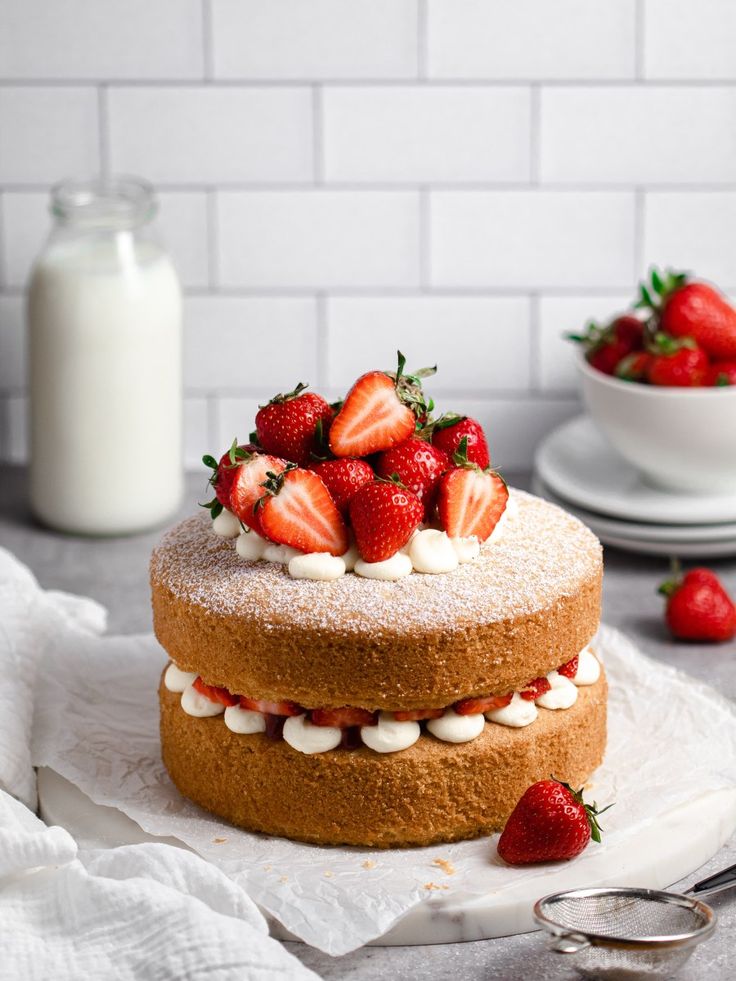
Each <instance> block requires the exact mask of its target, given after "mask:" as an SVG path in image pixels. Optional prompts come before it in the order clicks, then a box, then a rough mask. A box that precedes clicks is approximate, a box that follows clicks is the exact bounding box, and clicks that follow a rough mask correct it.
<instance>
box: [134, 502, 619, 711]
mask: <svg viewBox="0 0 736 981" xmlns="http://www.w3.org/2000/svg"><path fill="white" fill-rule="evenodd" d="M512 497H513V499H514V500H515V501H516V503H517V505H518V512H517V514H516V515H514V516H513V517H512V518H511V519H510V520H509V521H508V524H507V527H506V529H505V533H504V536H503V537H502V538H501V540H500V541H499V542H497V543H493V544H491V545H484V546H483V548H482V550H481V554H480V556H479V558H478V559H477V560H476V561H475V562H472V563H469V564H467V565H462V566H460V567H459V568H458V569H456V570H455V571H454V572H451V573H448V574H446V575H439V576H429V575H420V574H412V575H411V576H408V577H406V578H405V579H401V580H399V581H398V582H379V581H376V580H370V579H363V578H361V577H360V576H356V575H346V576H343V577H342V578H341V579H338V580H335V581H334V582H311V581H307V580H295V579H292V578H291V577H290V576H289V574H288V572H287V571H286V570H285V569H284V568H282V567H281V566H279V565H275V564H273V563H264V562H259V563H254V562H245V561H244V560H242V559H241V558H239V556H238V555H237V553H236V552H235V548H234V545H233V542H232V541H224V540H222V539H219V538H217V537H216V536H215V535H214V534H213V533H212V532H211V530H210V528H209V527H208V525H209V519H208V517H207V516H201V515H200V516H195V517H193V518H189V519H187V520H185V521H183V522H181V523H180V524H179V525H177V526H176V527H175V528H173V529H172V530H171V531H170V532H168V533H167V534H166V535H165V536H164V538H163V540H162V541H161V542H160V544H159V545H158V546H157V548H156V549H155V550H154V553H153V557H152V559H151V588H152V599H153V619H154V629H155V632H156V636H157V637H158V640H159V641H160V643H161V644H162V646H163V647H164V648H165V649H166V651H167V653H168V654H169V656H170V657H171V659H172V660H173V661H174V662H175V663H176V664H177V665H178V666H179V667H180V668H182V669H183V670H185V671H194V672H196V673H197V674H200V675H201V676H202V677H203V679H204V680H205V681H206V682H207V683H209V684H213V685H221V686H223V687H226V688H228V689H229V690H230V691H232V692H237V693H238V694H244V695H249V696H251V697H254V698H263V699H269V700H273V701H275V700H281V699H285V698H286V699H292V700H294V701H297V702H299V703H300V704H302V705H304V706H306V707H308V708H313V707H318V706H342V705H358V706H362V707H365V708H369V709H387V710H399V709H412V708H438V707H443V706H446V705H449V704H451V703H452V702H453V701H455V700H456V699H458V698H461V697H464V696H468V695H482V694H490V693H495V694H502V693H504V692H506V691H509V690H511V689H519V688H521V687H523V686H524V685H525V684H527V683H528V682H529V681H530V680H531V679H532V678H535V677H537V676H540V675H544V674H547V673H548V672H549V671H551V670H552V669H554V668H556V667H558V666H559V665H560V664H563V663H565V662H566V661H568V660H570V659H571V658H572V657H574V655H575V654H577V653H578V652H579V651H580V650H581V649H582V648H583V647H584V646H585V644H586V643H588V641H589V640H590V639H591V638H592V636H593V634H594V633H595V631H596V630H597V628H598V622H599V617H600V591H601V577H602V561H601V548H600V544H599V542H598V540H597V539H596V537H595V536H594V535H593V534H592V532H590V531H589V530H588V529H587V528H586V527H585V526H584V525H583V524H581V522H579V521H577V520H576V519H575V518H573V517H571V516H570V515H569V514H567V513H566V512H565V511H563V510H561V509H560V508H557V507H555V506H554V505H552V504H549V503H548V502H546V501H543V500H541V499H540V498H536V497H533V496H532V495H529V494H525V493H523V492H521V491H513V492H512Z"/></svg>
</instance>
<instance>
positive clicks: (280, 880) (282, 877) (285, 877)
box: [279, 875, 289, 882]
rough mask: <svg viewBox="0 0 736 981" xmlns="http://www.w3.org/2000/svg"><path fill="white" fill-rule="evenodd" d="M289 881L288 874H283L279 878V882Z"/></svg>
mask: <svg viewBox="0 0 736 981" xmlns="http://www.w3.org/2000/svg"><path fill="white" fill-rule="evenodd" d="M288 881H289V877H288V875H282V876H281V878H280V879H279V882H288Z"/></svg>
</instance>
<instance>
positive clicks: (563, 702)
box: [537, 671, 578, 709]
mask: <svg viewBox="0 0 736 981" xmlns="http://www.w3.org/2000/svg"><path fill="white" fill-rule="evenodd" d="M547 681H548V682H549V683H550V685H552V687H551V688H550V690H549V691H547V692H545V693H544V695H540V696H539V698H538V699H537V705H541V706H542V708H546V709H568V708H570V707H571V706H573V705H574V704H575V702H576V701H577V700H578V690H577V688H576V686H575V685H574V684H573V683H572V682H571V681H570V679H569V678H566V677H565V676H564V674H559V673H558V672H557V671H550V673H549V674H548V675H547Z"/></svg>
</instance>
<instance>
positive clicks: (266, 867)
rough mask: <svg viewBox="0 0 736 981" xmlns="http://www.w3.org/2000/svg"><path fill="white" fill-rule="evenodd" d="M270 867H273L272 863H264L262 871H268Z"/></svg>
mask: <svg viewBox="0 0 736 981" xmlns="http://www.w3.org/2000/svg"><path fill="white" fill-rule="evenodd" d="M272 868H273V865H264V866H263V871H264V872H270V871H271V869H272Z"/></svg>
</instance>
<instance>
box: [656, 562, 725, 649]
mask: <svg viewBox="0 0 736 981" xmlns="http://www.w3.org/2000/svg"><path fill="white" fill-rule="evenodd" d="M658 592H659V593H661V594H662V596H665V597H666V598H667V605H666V608H665V620H666V621H667V626H668V627H669V628H670V630H671V632H672V634H673V635H674V636H675V637H677V638H678V639H680V640H699V641H710V642H716V643H717V642H719V641H726V640H731V639H732V638H733V637H734V636H736V606H735V605H734V603H733V601H732V599H731V597H730V596H729V595H728V593H727V592H726V590H725V589H724V588H723V584H722V583H721V581H720V579H719V578H718V576H717V575H716V574H715V572H713V571H712V570H711V569H706V568H702V567H699V568H695V569H690V570H689V571H688V572H686V573H685V574H684V575H683V574H682V568H681V566H680V563H679V562H678V561H677V560H676V559H674V560H673V561H672V573H671V576H670V578H669V579H667V580H666V581H665V582H663V583H662V584H661V586H660V587H659V589H658Z"/></svg>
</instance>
